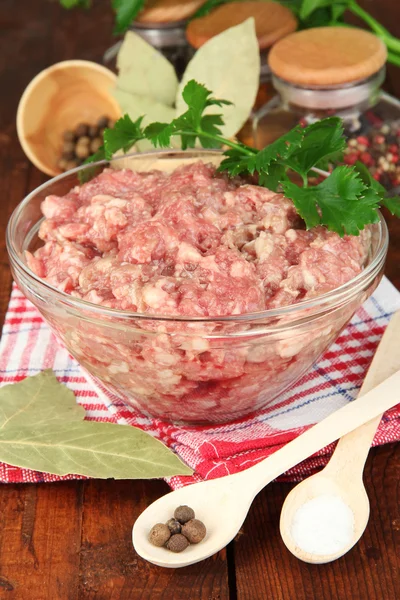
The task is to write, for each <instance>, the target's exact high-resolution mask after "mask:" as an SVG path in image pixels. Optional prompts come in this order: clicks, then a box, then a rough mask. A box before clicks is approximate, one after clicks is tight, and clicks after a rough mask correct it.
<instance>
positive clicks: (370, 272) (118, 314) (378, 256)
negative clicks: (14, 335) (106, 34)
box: [6, 148, 389, 323]
mask: <svg viewBox="0 0 400 600" xmlns="http://www.w3.org/2000/svg"><path fill="white" fill-rule="evenodd" d="M221 155H222V150H208V149H197V148H196V149H193V150H176V149H167V150H151V151H149V152H142V153H137V152H134V153H129V154H124V155H122V156H116V157H113V158H112V159H110V160H101V161H98V162H95V163H89V164H86V165H81V166H80V167H76V168H75V169H71V170H70V171H67V172H65V173H62V174H60V175H57V176H56V177H53V178H51V179H49V180H48V181H46V182H45V183H43V184H41V185H40V186H38V187H37V188H35V189H34V190H32V192H30V193H29V194H28V195H27V196H26V197H25V198H24V199H23V200H22V201H21V202H20V203H19V204H18V205H17V206H16V208H15V209H14V211H13V213H12V214H11V217H10V219H9V221H8V224H7V229H6V246H7V251H8V255H9V258H10V262H11V265H12V266H15V267H16V268H17V269H19V270H20V271H22V273H23V274H24V275H25V276H26V277H28V278H29V279H30V280H33V281H34V282H35V283H36V284H39V286H40V287H41V288H42V289H44V290H46V291H47V292H50V293H51V294H52V295H54V298H55V300H57V301H59V302H61V303H62V304H66V305H69V306H70V307H72V308H73V309H76V310H85V311H86V312H91V313H93V314H96V315H102V316H105V317H113V318H118V319H120V320H121V319H126V320H145V321H167V322H174V321H177V322H186V323H215V322H216V321H217V322H224V323H226V322H237V321H241V322H243V321H244V322H246V321H261V320H265V319H271V318H273V319H276V318H279V319H281V318H283V317H292V318H293V316H294V317H296V315H297V316H298V318H299V319H303V318H304V317H305V316H306V315H305V313H304V311H307V310H312V309H317V311H318V309H321V310H323V309H324V308H325V307H329V305H330V303H332V304H333V305H334V306H335V305H339V304H340V303H341V302H342V301H344V300H346V299H347V298H348V295H349V293H350V295H351V293H354V292H355V291H357V290H358V288H359V287H360V289H362V287H363V285H364V283H365V282H366V281H368V280H369V278H370V277H373V276H374V275H375V274H376V273H375V272H376V271H377V269H378V268H379V267H380V266H381V265H382V264H383V263H384V260H385V258H386V254H387V250H388V245H389V231H388V227H387V224H386V221H385V219H384V218H383V216H382V214H381V212H380V211H378V215H379V222H377V223H375V224H374V225H377V226H378V227H379V240H378V242H377V249H376V252H375V255H374V256H373V257H372V259H371V261H370V263H369V264H368V265H367V266H366V267H365V269H363V270H362V271H361V272H360V273H358V275H356V276H355V277H353V278H352V279H350V280H349V281H348V282H346V283H344V284H343V285H341V286H339V287H337V288H335V289H333V290H331V291H329V292H327V293H325V294H321V295H320V296H316V297H315V298H312V299H309V300H303V301H301V302H298V303H296V304H290V305H287V306H282V307H280V308H276V309H267V310H263V311H256V312H251V313H242V314H238V315H226V316H211V317H197V316H192V317H188V316H180V315H163V314H143V313H136V312H133V311H129V310H120V309H115V308H109V307H105V306H102V305H98V304H94V303H93V302H88V301H87V300H83V299H81V298H77V297H75V296H71V295H70V294H67V293H66V292H64V291H61V290H59V289H58V288H56V287H55V286H53V285H51V284H49V283H48V282H47V281H45V280H44V279H42V278H40V277H38V276H37V275H36V274H35V273H34V272H33V271H32V270H31V269H30V268H29V267H28V266H27V264H26V263H25V262H24V261H22V260H21V258H20V256H19V254H18V252H17V250H16V248H15V245H14V243H13V238H14V231H15V228H16V226H17V224H18V218H19V216H20V213H21V212H22V211H23V209H24V208H25V206H26V205H27V204H29V202H30V201H31V200H32V199H33V198H34V197H35V196H36V194H37V193H38V192H42V191H44V190H45V189H46V188H47V187H49V186H51V185H52V184H53V183H54V182H56V181H61V180H62V179H64V178H66V177H69V176H70V175H71V174H74V173H79V172H81V171H84V170H86V169H92V168H93V167H96V168H97V167H101V166H103V167H105V168H106V167H107V166H108V165H110V164H112V163H115V162H117V161H121V160H126V159H131V158H133V159H135V158H137V159H140V158H146V156H149V157H151V156H157V157H160V158H167V157H168V156H170V157H171V158H175V159H176V158H179V156H181V157H182V158H183V157H185V156H186V157H188V156H193V158H196V157H197V158H199V159H200V158H201V157H210V158H211V157H214V158H216V157H219V156H221ZM124 168H125V167H124ZM319 173H324V172H322V171H319Z"/></svg>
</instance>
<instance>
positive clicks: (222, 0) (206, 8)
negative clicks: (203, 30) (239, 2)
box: [191, 0, 232, 20]
mask: <svg viewBox="0 0 400 600" xmlns="http://www.w3.org/2000/svg"><path fill="white" fill-rule="evenodd" d="M228 2H232V0H206V2H204V4H202V5H201V6H200V8H199V9H198V10H197V11H196V12H195V14H194V15H193V17H192V18H191V20H193V19H199V18H200V17H205V16H206V15H208V14H209V13H210V12H212V11H213V10H214V9H215V8H218V6H221V4H227V3H228Z"/></svg>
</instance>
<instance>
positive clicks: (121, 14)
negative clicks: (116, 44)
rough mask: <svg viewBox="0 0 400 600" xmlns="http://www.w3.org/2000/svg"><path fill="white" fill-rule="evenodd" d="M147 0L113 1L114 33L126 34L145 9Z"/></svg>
mask: <svg viewBox="0 0 400 600" xmlns="http://www.w3.org/2000/svg"><path fill="white" fill-rule="evenodd" d="M144 4H145V0H112V7H113V9H114V11H115V28H114V33H115V34H116V35H119V34H120V33H124V32H125V31H126V30H127V29H128V28H129V26H130V25H131V23H132V21H134V19H135V18H136V17H137V15H138V14H139V13H140V11H141V10H142V9H143V7H144Z"/></svg>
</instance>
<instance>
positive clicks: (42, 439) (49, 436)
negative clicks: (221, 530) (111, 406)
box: [0, 421, 193, 479]
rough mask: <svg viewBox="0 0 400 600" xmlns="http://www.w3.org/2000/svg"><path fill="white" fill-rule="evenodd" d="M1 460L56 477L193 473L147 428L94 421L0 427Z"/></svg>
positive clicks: (168, 475)
mask: <svg viewBox="0 0 400 600" xmlns="http://www.w3.org/2000/svg"><path fill="white" fill-rule="evenodd" d="M0 461H2V462H6V463H8V464H10V465H13V466H16V467H23V468H27V469H35V470H39V471H43V472H46V473H52V474H55V475H69V474H75V475H85V476H87V477H95V478H99V479H107V478H114V479H151V478H160V477H172V476H174V475H191V474H192V472H193V471H192V470H191V469H190V468H189V467H188V466H187V465H185V464H184V463H183V462H182V461H181V460H180V459H179V458H178V456H177V455H176V454H174V453H173V452H172V451H171V450H169V449H168V448H167V447H166V446H164V444H162V443H161V442H159V441H158V440H156V439H155V438H153V437H152V436H150V435H149V434H147V433H145V432H144V431H141V430H140V429H137V428H135V427H130V426H129V425H116V424H113V423H98V422H94V421H75V422H68V423H64V424H61V423H59V424H57V425H52V426H50V427H49V426H48V425H47V424H45V425H43V424H42V425H36V423H35V425H31V426H24V427H18V428H16V427H5V428H4V429H2V430H0Z"/></svg>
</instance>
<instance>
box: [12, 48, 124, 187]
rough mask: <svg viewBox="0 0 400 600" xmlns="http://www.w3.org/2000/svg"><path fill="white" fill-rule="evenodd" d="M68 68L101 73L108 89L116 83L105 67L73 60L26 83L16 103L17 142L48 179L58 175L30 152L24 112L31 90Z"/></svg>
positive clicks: (115, 79) (115, 78)
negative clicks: (106, 78) (108, 83)
mask: <svg viewBox="0 0 400 600" xmlns="http://www.w3.org/2000/svg"><path fill="white" fill-rule="evenodd" d="M69 67H73V68H75V67H84V68H86V69H92V70H93V71H98V72H99V73H102V74H103V75H105V76H106V77H108V78H109V80H110V87H111V86H112V85H113V84H115V82H116V81H117V76H116V74H115V73H114V72H113V71H111V70H110V69H108V68H107V67H105V66H104V65H101V64H99V63H96V62H92V61H90V60H81V59H73V60H62V61H60V62H57V63H55V64H54V65H50V66H49V67H46V69H43V70H42V71H40V72H39V73H37V75H35V76H34V77H33V79H31V81H30V82H29V83H28V85H27V86H26V88H25V89H24V91H23V93H22V96H21V98H20V100H19V102H18V108H17V116H16V126H17V136H18V140H19V143H20V144H21V147H22V150H23V151H24V152H25V154H26V156H27V157H28V158H29V160H30V161H31V162H32V163H33V164H34V165H35V167H37V168H38V169H39V170H40V171H42V172H43V173H46V175H50V177H53V178H54V177H58V175H56V176H55V175H54V173H55V171H54V169H51V167H49V166H48V165H47V164H46V163H45V162H43V161H42V160H41V159H40V158H38V156H37V155H36V153H35V152H33V151H32V148H31V145H30V144H29V142H28V141H27V137H26V133H25V128H24V120H23V117H24V112H25V111H26V108H27V105H28V102H29V99H30V96H31V94H32V92H33V90H34V89H35V88H36V86H38V85H39V84H40V83H41V82H42V81H43V79H45V78H46V77H48V76H49V75H50V74H51V73H52V72H54V71H59V70H64V69H68V68H69ZM110 99H111V100H113V98H112V96H111V95H110ZM115 103H116V101H115ZM115 106H117V103H116V104H115ZM61 175H62V173H61Z"/></svg>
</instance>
